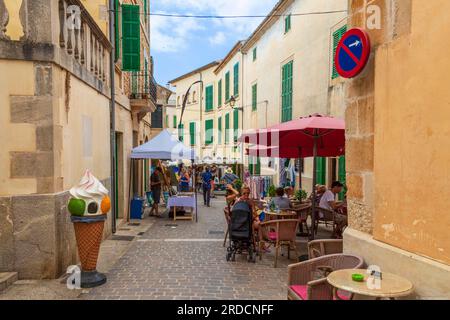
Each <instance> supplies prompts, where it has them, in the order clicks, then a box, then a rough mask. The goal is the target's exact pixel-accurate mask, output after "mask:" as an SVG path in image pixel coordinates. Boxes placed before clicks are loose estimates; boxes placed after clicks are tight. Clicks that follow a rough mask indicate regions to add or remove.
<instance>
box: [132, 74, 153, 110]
mask: <svg viewBox="0 0 450 320" xmlns="http://www.w3.org/2000/svg"><path fill="white" fill-rule="evenodd" d="M130 83H131V93H130V99H139V100H144V99H149V100H151V101H152V102H153V104H154V105H156V95H157V85H158V84H157V83H156V81H155V79H154V78H153V76H152V74H151V73H150V72H130Z"/></svg>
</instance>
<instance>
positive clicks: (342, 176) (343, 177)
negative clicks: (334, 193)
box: [338, 156, 347, 200]
mask: <svg viewBox="0 0 450 320" xmlns="http://www.w3.org/2000/svg"><path fill="white" fill-rule="evenodd" d="M338 176H339V181H340V182H341V183H342V184H344V186H346V182H347V181H346V180H347V176H346V169H345V156H342V157H340V158H339V174H338ZM345 189H346V187H344V189H343V190H342V192H340V193H339V200H344V196H345V192H346V190H345Z"/></svg>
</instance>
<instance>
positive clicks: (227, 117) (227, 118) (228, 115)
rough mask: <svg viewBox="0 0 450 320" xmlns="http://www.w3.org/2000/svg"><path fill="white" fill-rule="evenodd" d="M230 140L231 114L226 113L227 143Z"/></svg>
mask: <svg viewBox="0 0 450 320" xmlns="http://www.w3.org/2000/svg"><path fill="white" fill-rule="evenodd" d="M229 142H230V114H229V113H227V114H226V115H225V144H228V143H229Z"/></svg>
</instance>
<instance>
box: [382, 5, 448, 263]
mask: <svg viewBox="0 0 450 320" xmlns="http://www.w3.org/2000/svg"><path fill="white" fill-rule="evenodd" d="M449 11H450V1H447V0H433V1H421V0H416V1H413V6H412V21H411V27H412V29H411V35H408V36H405V37H402V38H401V39H398V40H396V41H394V42H391V43H390V44H388V45H385V46H382V47H380V48H379V49H378V51H377V53H376V62H375V63H376V68H375V70H376V71H375V72H376V73H375V79H376V80H375V81H376V83H375V147H374V154H375V160H374V161H375V163H374V173H375V183H374V187H375V216H374V238H375V239H377V240H380V241H383V242H386V243H388V244H392V245H394V246H396V247H399V248H402V249H405V250H407V251H410V252H415V253H417V254H420V255H423V256H427V257H430V258H432V259H434V260H438V261H441V262H444V263H446V264H450V240H449V236H448V232H449V228H450V214H449V210H448V203H447V202H448V199H450V189H449V181H450V140H449V137H450V125H449V124H450V122H449V119H450V91H449V85H448V80H446V79H448V71H449V70H450V60H449V59H448V53H449V52H450V41H449V39H450V20H448V18H447V16H446V13H447V12H449ZM430 17H433V18H432V19H430Z"/></svg>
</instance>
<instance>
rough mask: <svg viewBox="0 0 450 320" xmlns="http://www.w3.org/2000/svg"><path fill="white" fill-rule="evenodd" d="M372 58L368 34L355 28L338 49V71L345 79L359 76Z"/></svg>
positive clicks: (344, 36)
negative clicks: (370, 57)
mask: <svg viewBox="0 0 450 320" xmlns="http://www.w3.org/2000/svg"><path fill="white" fill-rule="evenodd" d="M369 56H370V39H369V35H368V34H367V32H365V31H364V30H362V29H359V28H355V29H351V30H349V31H347V32H346V33H345V34H344V35H343V36H342V39H341V41H339V44H338V46H337V49H336V56H335V59H334V61H335V64H336V70H337V72H338V73H339V75H341V76H342V77H344V78H353V77H355V76H357V75H358V74H359V73H360V72H361V71H362V70H363V69H364V67H365V66H366V64H367V60H369Z"/></svg>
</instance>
